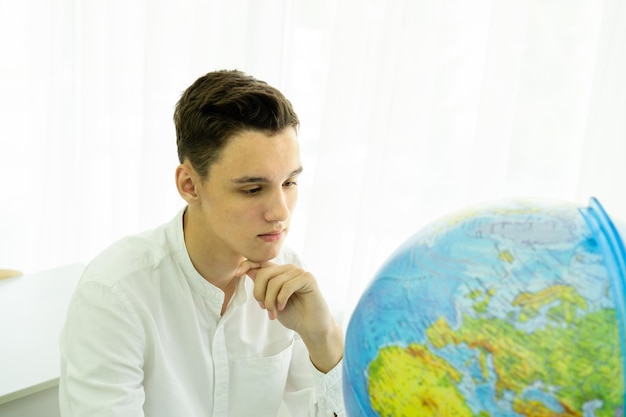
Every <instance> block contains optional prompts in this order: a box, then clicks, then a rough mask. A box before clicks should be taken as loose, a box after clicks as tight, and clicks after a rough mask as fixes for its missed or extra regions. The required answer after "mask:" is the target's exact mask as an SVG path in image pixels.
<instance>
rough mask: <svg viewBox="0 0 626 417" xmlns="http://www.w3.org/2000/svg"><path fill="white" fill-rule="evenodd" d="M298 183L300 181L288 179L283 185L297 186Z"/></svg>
mask: <svg viewBox="0 0 626 417" xmlns="http://www.w3.org/2000/svg"><path fill="white" fill-rule="evenodd" d="M296 185H298V183H297V182H295V181H286V182H285V183H284V184H283V186H284V187H295V186H296Z"/></svg>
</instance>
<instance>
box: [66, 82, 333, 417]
mask: <svg viewBox="0 0 626 417" xmlns="http://www.w3.org/2000/svg"><path fill="white" fill-rule="evenodd" d="M174 121H175V124H176V135H177V145H178V155H179V159H180V165H179V166H178V167H177V169H176V185H177V187H178V191H179V193H180V195H181V197H182V198H183V199H184V200H185V201H186V207H185V208H184V209H183V210H181V212H180V213H179V214H178V215H177V216H176V217H175V218H174V219H173V220H172V221H170V222H169V223H167V224H165V225H163V226H161V227H160V228H157V229H156V230H152V231H149V232H145V233H143V234H140V235H137V236H133V237H128V238H126V239H123V240H122V241H120V242H117V243H116V244H114V245H112V246H111V247H109V248H108V249H106V250H105V251H104V252H103V253H102V254H100V255H99V256H98V257H96V258H95V259H94V260H93V261H92V262H91V263H90V264H89V265H88V266H87V268H86V270H85V272H84V274H83V277H82V278H81V282H80V284H79V286H78V288H77V289H76V293H75V295H74V297H73V299H72V302H71V305H70V307H69V312H68V317H67V321H66V323H65V327H64V330H63V334H62V337H61V380H60V389H59V396H60V405H61V411H62V415H63V416H64V417H79V416H80V417H96V416H110V417H122V416H123V417H131V416H132V417H136V416H147V417H161V416H162V417H173V416H185V417H200V416H202V417H205V416H223V417H226V416H233V417H240V416H241V417H245V416H268V417H269V416H276V414H277V413H278V410H279V408H280V405H281V402H284V403H285V405H286V406H287V408H288V409H289V410H290V412H291V414H292V415H293V416H305V415H310V416H333V415H343V413H344V411H343V397H342V391H341V360H342V354H343V331H342V329H341V328H340V326H338V325H337V324H336V323H335V321H334V320H333V318H332V316H331V314H330V311H329V309H328V306H327V305H326V302H325V300H324V298H323V296H322V294H321V293H320V289H319V287H318V285H317V283H316V280H315V278H314V277H313V275H311V273H309V272H307V271H305V270H303V269H302V268H301V266H299V265H300V262H299V260H298V258H297V256H296V255H295V254H294V253H293V252H292V251H290V250H289V249H288V248H286V247H283V242H284V240H285V237H286V235H287V233H288V231H289V222H290V218H291V213H292V211H293V209H294V206H295V204H296V199H297V194H298V186H297V182H298V177H299V175H300V173H301V172H302V165H301V161H300V152H299V147H298V140H297V128H298V125H299V121H298V117H297V116H296V113H295V112H294V111H293V109H292V106H291V104H290V102H289V101H288V100H287V99H286V98H285V97H284V96H283V95H282V94H281V93H280V92H279V91H278V90H277V89H275V88H273V87H271V86H269V85H268V84H266V83H265V82H262V81H259V80H256V79H254V78H252V77H250V76H248V75H246V74H244V73H242V72H239V71H217V72H212V73H209V74H207V75H205V76H203V77H201V78H199V79H198V80H197V81H196V82H195V83H194V84H193V85H191V86H190V87H189V88H188V89H187V90H186V91H185V92H184V93H183V95H182V97H181V98H180V100H179V102H178V104H177V106H176V110H175V114H174Z"/></svg>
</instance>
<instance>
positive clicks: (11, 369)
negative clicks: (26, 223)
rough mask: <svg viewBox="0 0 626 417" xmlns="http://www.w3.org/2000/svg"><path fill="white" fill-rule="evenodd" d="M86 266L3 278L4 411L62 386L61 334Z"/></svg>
mask: <svg viewBox="0 0 626 417" xmlns="http://www.w3.org/2000/svg"><path fill="white" fill-rule="evenodd" d="M83 269H84V265H82V264H74V265H68V266H64V267H60V268H56V269H53V270H50V271H44V272H40V273H36V274H30V275H24V276H21V277H15V278H4V279H1V280H0V415H1V414H2V407H5V408H6V407H7V406H8V405H9V404H8V403H10V402H16V401H18V400H20V399H25V397H37V396H41V395H42V394H41V393H42V392H43V391H45V390H50V389H51V388H55V387H56V386H57V385H58V382H59V347H58V343H59V335H60V332H61V328H62V327H63V323H64V321H65V314H66V312H67V307H68V303H69V301H70V298H71V296H72V293H73V292H74V288H75V287H76V284H77V283H78V279H79V278H80V274H81V273H82V271H83Z"/></svg>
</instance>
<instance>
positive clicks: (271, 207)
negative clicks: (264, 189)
mask: <svg viewBox="0 0 626 417" xmlns="http://www.w3.org/2000/svg"><path fill="white" fill-rule="evenodd" d="M290 214H291V211H290V209H289V198H288V196H287V195H286V193H285V191H284V190H282V189H281V190H280V191H276V192H275V193H272V195H271V196H270V198H269V201H268V204H267V209H266V211H265V220H267V221H270V222H276V221H285V220H287V219H288V218H289V215H290Z"/></svg>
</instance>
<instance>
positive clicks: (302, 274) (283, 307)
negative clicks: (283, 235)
mask: <svg viewBox="0 0 626 417" xmlns="http://www.w3.org/2000/svg"><path fill="white" fill-rule="evenodd" d="M237 274H238V275H243V274H248V276H249V277H250V278H252V280H253V281H254V290H253V295H254V298H255V299H256V300H257V301H258V302H259V305H260V306H261V308H264V309H266V310H267V314H268V316H269V318H270V319H272V320H273V319H278V321H280V323H281V324H282V325H283V326H285V327H287V328H288V329H291V330H293V331H295V332H296V333H298V334H299V335H300V337H302V340H303V341H304V343H305V345H306V346H307V349H308V350H309V355H310V357H311V361H312V362H313V364H314V365H315V366H316V367H317V368H318V369H319V370H320V371H322V372H328V371H330V370H331V369H332V368H333V367H334V366H335V365H336V364H337V363H338V362H339V360H340V359H341V358H342V356H343V332H342V330H341V328H340V327H339V326H338V325H337V323H335V320H334V319H333V317H332V315H331V313H330V310H329V308H328V305H327V304H326V300H325V299H324V297H323V295H322V293H321V291H320V289H319V287H318V285H317V281H316V280H315V277H314V276H313V275H312V274H311V273H310V272H307V271H305V270H303V269H302V268H300V267H297V266H295V265H291V264H285V265H277V264H273V263H271V262H264V263H255V262H251V261H244V262H242V263H241V265H239V268H238V270H237Z"/></svg>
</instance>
